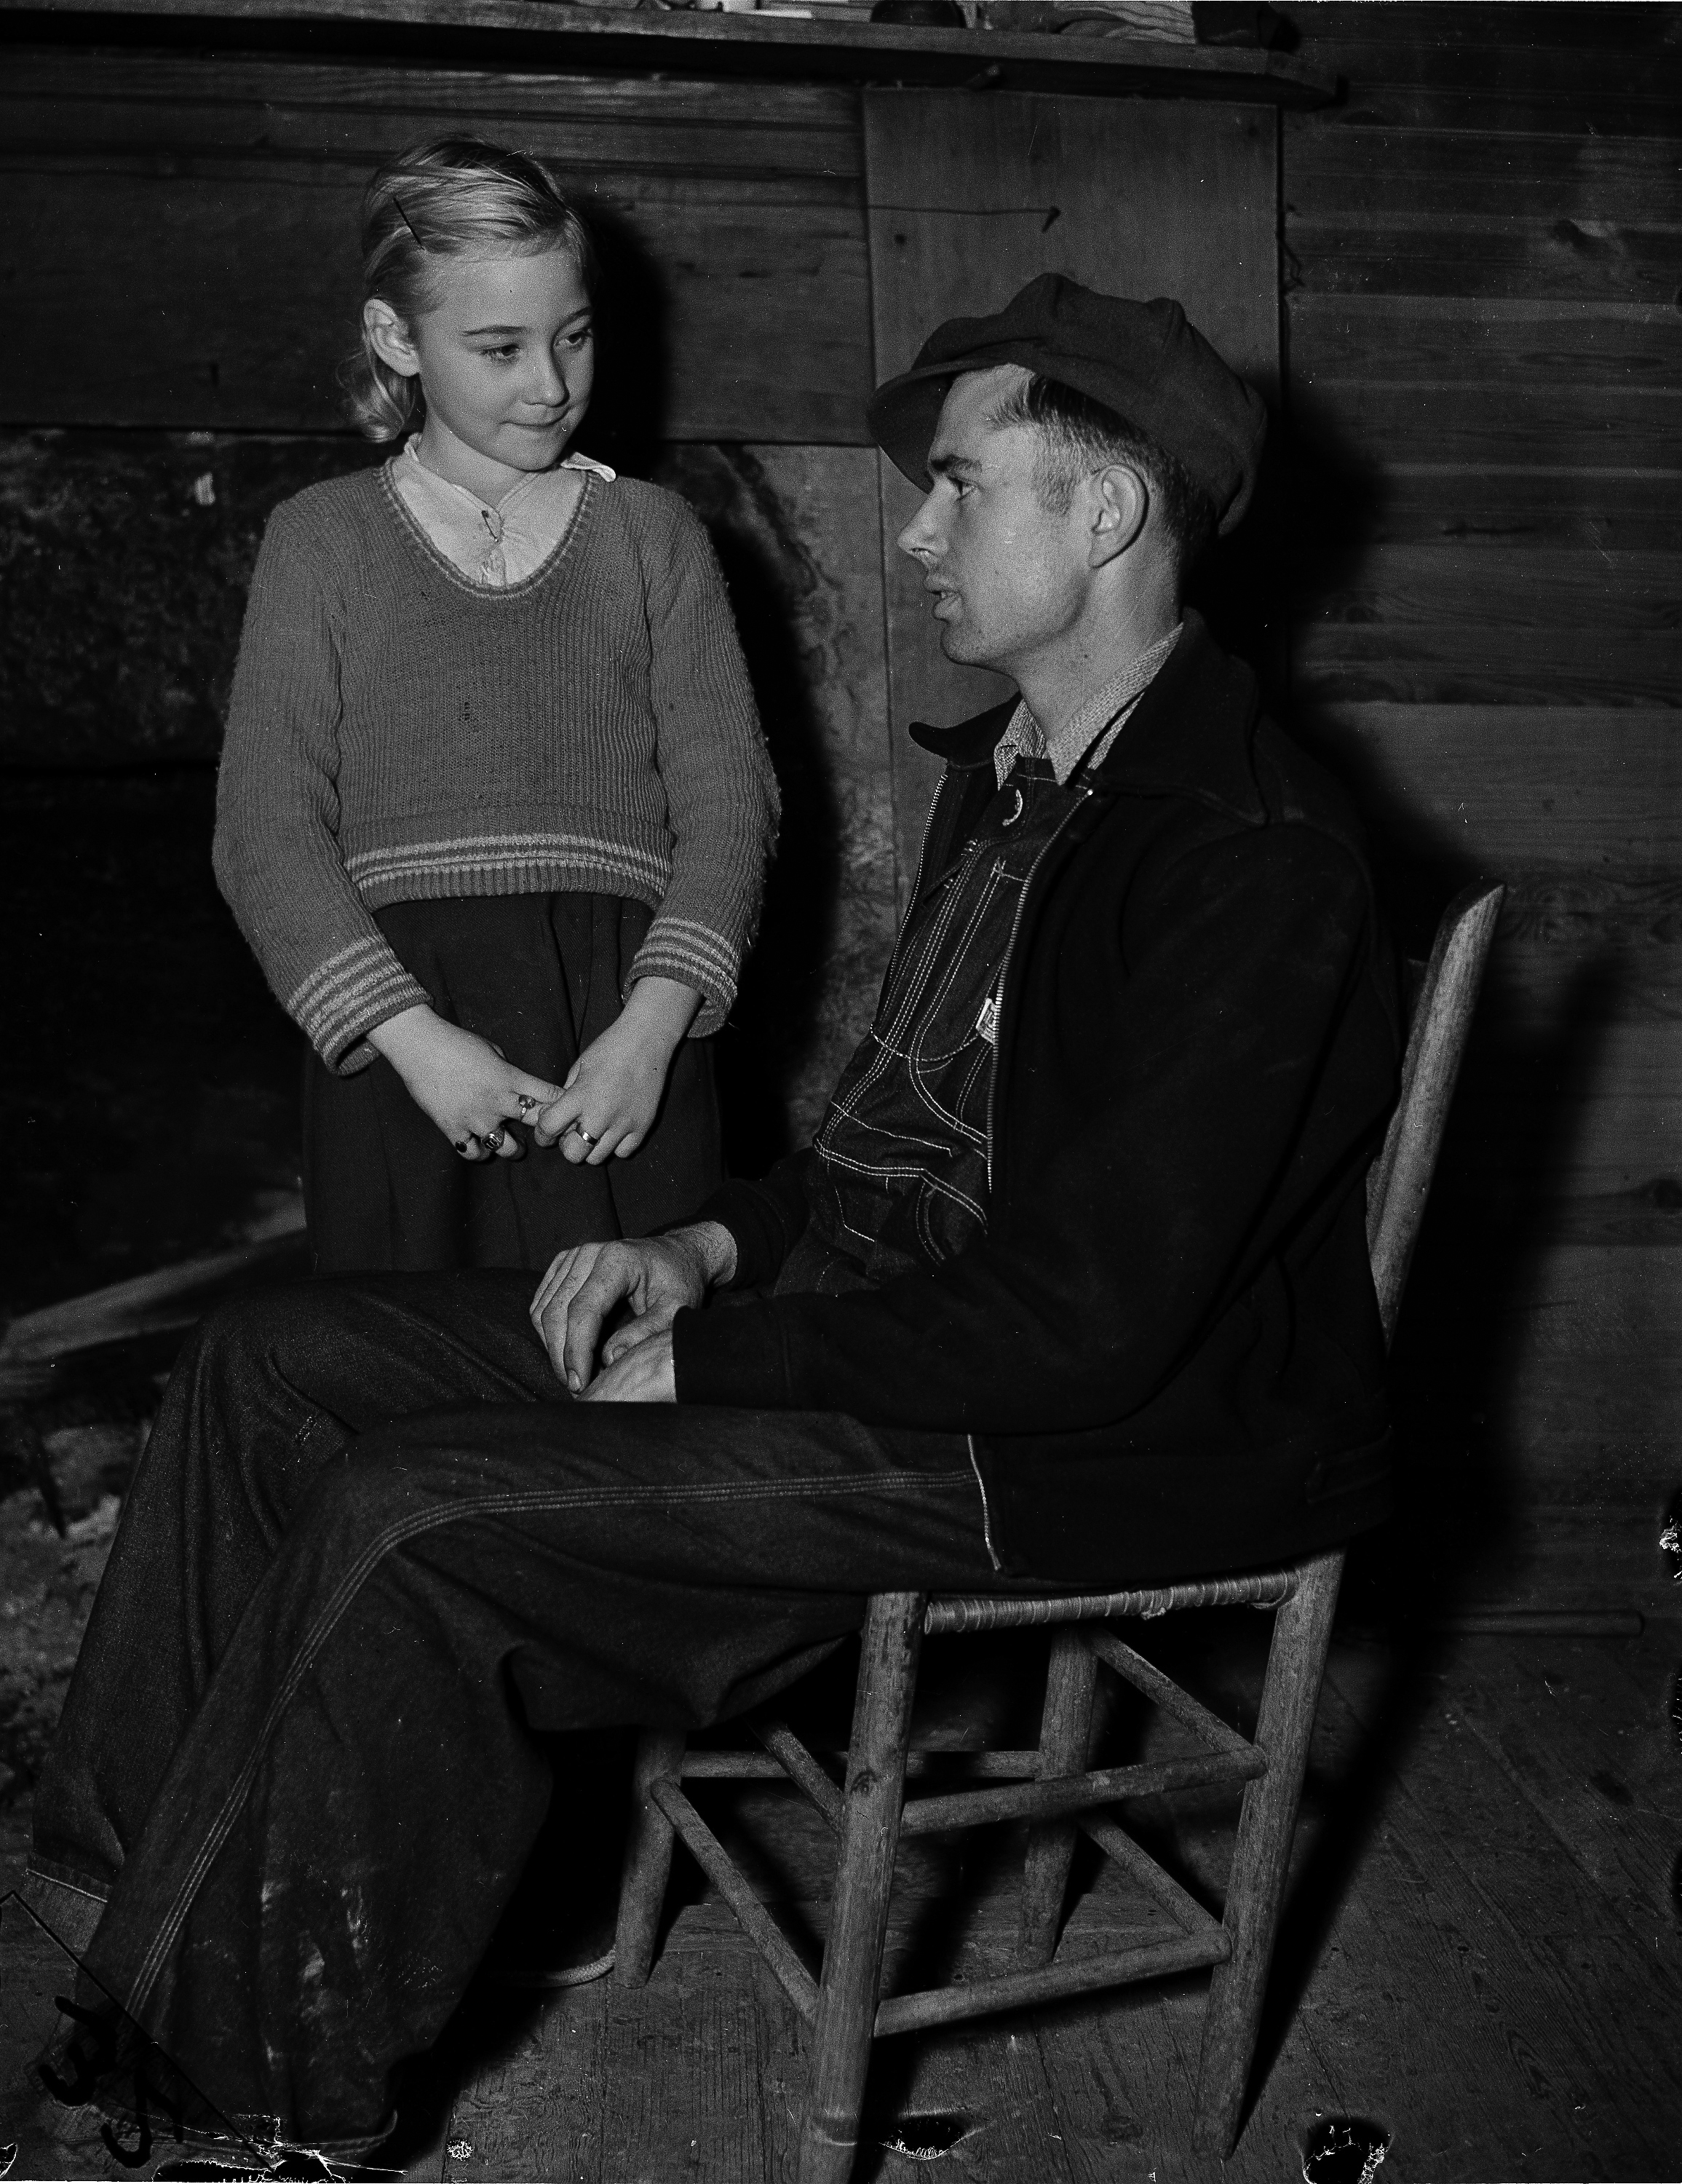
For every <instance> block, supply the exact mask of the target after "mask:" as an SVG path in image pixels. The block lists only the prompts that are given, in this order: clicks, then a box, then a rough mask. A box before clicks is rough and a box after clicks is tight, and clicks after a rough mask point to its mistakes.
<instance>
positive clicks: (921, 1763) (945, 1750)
mask: <svg viewBox="0 0 1682 2184" xmlns="http://www.w3.org/2000/svg"><path fill="white" fill-rule="evenodd" d="M947 1764H950V1767H951V1769H952V1771H953V1773H954V1774H955V1775H1002V1776H1003V1777H1004V1778H1005V1780H1007V1781H1009V1780H1032V1779H1033V1776H1034V1775H1037V1774H1038V1773H1039V1753H1038V1752H1033V1751H1028V1752H1007V1751H1004V1750H1000V1751H997V1752H966V1751H965V1750H964V1748H963V1747H962V1746H961V1745H951V1746H946V1747H942V1746H938V1745H937V1746H935V1747H933V1748H932V1749H931V1750H929V1751H927V1752H918V1751H912V1752H907V1753H906V1754H905V1772H906V1774H907V1775H936V1774H939V1773H940V1772H941V1771H942V1770H943V1766H944V1765H947Z"/></svg>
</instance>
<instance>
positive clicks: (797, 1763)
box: [754, 1721, 846, 1834]
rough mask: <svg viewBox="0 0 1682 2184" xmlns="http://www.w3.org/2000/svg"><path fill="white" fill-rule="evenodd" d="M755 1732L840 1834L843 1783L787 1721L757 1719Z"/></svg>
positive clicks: (844, 1806) (767, 1749) (768, 1750)
mask: <svg viewBox="0 0 1682 2184" xmlns="http://www.w3.org/2000/svg"><path fill="white" fill-rule="evenodd" d="M754 1735H755V1736H756V1737H758V1739H759V1741H760V1743H761V1744H762V1745H764V1747H765V1748H766V1751H767V1752H769V1753H770V1754H771V1758H773V1759H775V1760H776V1761H777V1763H778V1764H779V1765H780V1766H781V1767H783V1769H785V1770H786V1772H787V1773H788V1778H789V1780H791V1781H793V1782H796V1783H798V1784H799V1786H800V1788H801V1789H803V1790H804V1791H805V1793H806V1795H807V1796H808V1797H810V1799H811V1801H812V1802H813V1804H815V1805H816V1807H817V1808H818V1810H819V1812H821V1813H822V1814H823V1817H824V1819H826V1820H827V1821H828V1823H829V1825H830V1826H831V1827H832V1828H833V1830H835V1832H836V1833H837V1834H839V1833H840V1832H841V1818H842V1814H844V1812H845V1810H846V1801H845V1799H844V1797H842V1795H841V1791H840V1787H839V1786H838V1784H837V1783H835V1782H833V1781H832V1780H831V1779H830V1777H829V1776H828V1775H826V1774H825V1773H824V1771H823V1769H822V1767H820V1766H819V1764H818V1763H817V1761H816V1759H815V1758H813V1757H812V1755H811V1753H810V1752H808V1751H807V1749H806V1747H805V1745H804V1744H802V1743H801V1741H800V1740H799V1737H798V1736H795V1734H794V1730H792V1729H790V1728H789V1726H788V1723H787V1722H786V1721H761V1722H756V1723H755V1724H754Z"/></svg>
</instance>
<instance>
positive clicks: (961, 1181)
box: [777, 758, 1090, 1295]
mask: <svg viewBox="0 0 1682 2184" xmlns="http://www.w3.org/2000/svg"><path fill="white" fill-rule="evenodd" d="M1089 793H1090V792H1089V790H1088V789H1086V788H1083V786H1082V785H1081V783H1080V779H1079V776H1078V774H1077V775H1076V776H1075V777H1072V779H1071V780H1070V781H1069V783H1067V786H1064V787H1060V786H1059V785H1058V783H1057V779H1056V777H1055V773H1054V772H1053V771H1052V768H1051V765H1050V760H1047V759H1044V758H1019V759H1018V760H1016V764H1015V766H1013V767H1012V768H1011V772H1010V773H1009V774H1008V775H1007V776H1006V777H1005V785H1004V787H1003V788H1000V789H998V790H996V791H995V792H994V795H993V796H992V798H991V799H989V802H988V804H987V805H985V807H984V808H983V811H982V813H981V816H980V817H979V819H978V821H977V824H976V826H975V828H974V830H973V832H972V833H971V834H970V836H969V837H968V838H967V839H966V841H965V842H964V844H962V846H961V848H960V850H958V852H957V853H956V855H955V859H954V861H953V862H952V863H951V864H950V866H948V868H947V869H946V871H945V872H943V873H942V874H941V875H940V876H939V877H938V879H937V880H936V881H935V882H934V883H933V886H931V887H930V888H929V889H928V890H927V893H926V894H924V896H923V897H922V900H921V901H920V902H919V903H918V904H917V906H916V909H915V910H914V911H912V913H911V917H910V918H909V919H908V920H907V922H906V924H905V930H904V932H903V933H902V934H901V936H900V939H899V946H898V948H897V949H896V950H894V960H893V961H892V962H891V963H890V964H889V966H888V977H887V979H886V982H885V983H884V984H883V991H882V998H881V1000H880V1001H879V1002H878V1004H877V1011H876V1021H875V1022H874V1023H873V1024H872V1027H871V1029H870V1032H869V1034H868V1035H867V1037H866V1039H864V1041H863V1043H862V1044H861V1045H860V1047H859V1049H858V1050H857V1052H856V1053H855V1055H854V1056H853V1058H852V1060H851V1061H849V1063H848V1065H847V1067H846V1070H845V1071H844V1073H843V1075H842V1078H841V1081H840V1083H839V1084H838V1085H837V1087H836V1089H835V1095H834V1097H833V1099H832V1100H831V1101H830V1103H829V1109H828V1112H827V1114H826V1115H825V1117H824V1119H823V1124H822V1128H821V1129H820V1130H819V1132H818V1134H817V1136H816V1139H815V1140H814V1150H815V1151H816V1156H817V1159H818V1162H820V1164H821V1180H820V1181H819V1182H818V1184H817V1185H816V1188H815V1189H814V1190H813V1192H812V1201H813V1211H812V1216H811V1220H810V1224H809V1225H808V1228H807V1229H806V1231H805V1234H804V1235H803V1236H802V1238H801V1239H800V1241H799V1244H797V1245H796V1246H795V1248H794V1251H792V1252H791V1253H790V1255H789V1257H788V1261H787V1262H785V1264H784V1266H783V1270H782V1273H781V1275H780V1277H779V1279H778V1281H777V1289H778V1290H779V1291H782V1290H808V1291H810V1290H820V1291H824V1292H827V1293H828V1294H830V1295H837V1294H839V1293H841V1292H843V1291H844V1290H851V1289H860V1288H875V1287H877V1286H878V1285H879V1284H881V1283H883V1282H885V1281H891V1280H892V1279H894V1276H895V1275H896V1274H901V1273H909V1272H911V1271H912V1270H913V1269H914V1268H929V1267H938V1266H939V1265H941V1264H943V1263H944V1261H946V1260H948V1259H950V1258H952V1257H954V1256H955V1255H956V1254H957V1253H958V1252H960V1251H963V1250H964V1249H965V1247H966V1245H969V1244H971V1243H972V1242H973V1241H974V1240H975V1239H976V1238H977V1236H980V1235H983V1234H985V1233H986V1229H987V1204H988V1178H989V1156H990V1152H991V1146H990V1144H989V1110H990V1106H991V1100H992V1090H993V1063H994V1042H995V1039H996V1036H997V1028H998V1022H999V1006H1000V998H1001V995H1002V993H1003V988H1004V978H1005V967H1006V963H1007V960H1008V957H1009V954H1010V947H1011V939H1012V936H1013V934H1014V933H1015V931H1016V918H1017V914H1018V911H1019V909H1020V905H1021V903H1022V894H1023V890H1024V889H1025V888H1026V886H1027V883H1028V875H1029V874H1030V872H1032V871H1033V867H1034V866H1035V865H1036V863H1038V861H1039V858H1040V856H1041V855H1043V854H1044V851H1045V850H1046V849H1047V848H1048V847H1049V845H1050V842H1051V840H1052V838H1053V837H1054V836H1055V834H1056V833H1057V832H1058V830H1059V828H1060V827H1061V826H1062V824H1063V822H1064V821H1065V820H1066V819H1067V817H1068V816H1069V815H1070V814H1071V813H1072V811H1074V810H1075V809H1076V807H1077V806H1078V805H1079V804H1081V803H1082V802H1083V800H1084V799H1085V797H1086V796H1087V795H1088V794H1089Z"/></svg>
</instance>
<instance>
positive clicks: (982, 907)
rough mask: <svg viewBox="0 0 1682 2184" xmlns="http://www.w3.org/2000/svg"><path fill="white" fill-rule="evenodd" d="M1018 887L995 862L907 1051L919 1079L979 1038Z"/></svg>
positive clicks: (1018, 882)
mask: <svg viewBox="0 0 1682 2184" xmlns="http://www.w3.org/2000/svg"><path fill="white" fill-rule="evenodd" d="M1021 899H1022V881H1021V880H1020V878H1019V877H1017V876H1016V873H1014V872H1011V870H1010V869H1009V867H1008V866H1007V865H1006V863H1005V859H1004V858H1003V857H995V858H994V861H993V866H992V869H991V871H990V872H989V873H988V875H987V878H986V882H985V883H984V884H983V886H982V887H981V888H979V889H977V892H976V894H975V896H974V898H973V900H972V903H971V905H970V906H969V911H968V915H967V916H966V918H965V920H964V928H963V931H962V933H961V934H960V935H958V937H957V938H956V939H955V941H954V942H953V944H952V946H951V952H950V955H949V956H948V958H947V961H946V966H945V968H944V971H943V972H942V973H941V978H940V983H939V985H938V989H936V991H935V992H934V993H933V994H932V995H929V996H928V998H927V1001H926V1002H925V1005H924V1006H923V1009H922V1014H921V1021H920V1022H919V1023H918V1025H917V1029H916V1035H915V1037H914V1038H913V1039H912V1040H911V1047H910V1050H909V1051H910V1059H911V1066H912V1067H913V1068H914V1069H915V1070H916V1072H917V1073H918V1075H919V1076H920V1077H924V1078H927V1077H929V1076H931V1075H932V1074H933V1073H937V1072H938V1071H940V1070H941V1069H943V1068H944V1067H945V1066H946V1065H947V1064H948V1063H950V1062H951V1061H954V1060H955V1058H956V1057H957V1056H959V1055H960V1054H961V1053H962V1052H963V1050H964V1049H965V1048H966V1047H967V1046H972V1045H974V1044H975V1042H976V1041H977V1039H981V1038H983V1024H982V1015H983V1010H984V1009H985V1008H986V1006H987V1004H988V1002H989V1000H991V998H992V994H993V988H994V983H995V982H996V980H997V978H998V975H999V969H1000V964H1001V963H1002V962H1003V961H1004V957H1005V944H1006V943H1007V942H1008V941H1009V939H1010V937H1011V925H1012V923H1013V922H1015V918H1016V905H1017V903H1018V902H1019V901H1020V900H1021Z"/></svg>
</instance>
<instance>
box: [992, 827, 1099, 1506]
mask: <svg viewBox="0 0 1682 2184" xmlns="http://www.w3.org/2000/svg"><path fill="white" fill-rule="evenodd" d="M1091 794H1092V791H1091V789H1090V788H1086V787H1085V786H1084V785H1083V787H1082V788H1081V803H1080V804H1076V805H1071V806H1070V808H1069V810H1068V811H1066V812H1065V813H1064V814H1063V816H1062V817H1061V819H1060V820H1059V821H1058V822H1057V824H1056V826H1055V827H1054V828H1053V829H1052V831H1051V833H1050V834H1049V835H1048V836H1047V837H1046V838H1045V841H1044V843H1043V844H1042V845H1041V847H1040V850H1039V855H1038V856H1037V857H1035V859H1034V861H1033V863H1032V864H1031V865H1030V866H1028V877H1027V878H1026V879H1025V880H1024V881H1023V882H1022V893H1021V894H1019V895H1018V896H1017V897H1016V910H1015V911H1014V913H1013V914H1012V916H1011V930H1010V934H1009V937H1008V938H1007V939H1006V940H1005V953H1004V955H1003V956H1002V957H1001V958H1000V964H999V982H998V983H997V984H996V985H995V986H994V989H993V990H994V993H995V994H996V995H997V996H998V1000H999V1013H998V1015H997V1016H995V1017H994V1019H993V1031H994V1039H993V1060H992V1065H991V1067H989V1071H988V1073H987V1188H988V1190H989V1194H990V1193H991V1191H992V1189H993V1110H994V1103H995V1101H996V1100H997V1098H998V1094H999V1056H1000V1051H1001V1050H1002V1049H1003V1047H1004V1045H1005V981H1006V980H1007V979H1008V978H1009V977H1010V975H1011V955H1012V954H1013V952H1014V951H1015V949H1016V934H1017V933H1018V932H1019V930H1020V929H1021V927H1022V913H1023V911H1025V910H1026V909H1027V908H1028V895H1029V893H1030V891H1031V890H1032V889H1033V881H1034V875H1035V874H1036V873H1037V872H1039V867H1040V866H1042V865H1043V864H1044V862H1045V860H1046V859H1047V857H1049V856H1050V854H1051V852H1052V850H1054V849H1055V847H1056V845H1057V844H1058V842H1059V841H1060V840H1061V838H1062V833H1063V829H1064V828H1065V827H1067V825H1068V824H1069V822H1070V821H1071V820H1072V818H1073V817H1074V816H1075V814H1076V812H1078V811H1079V810H1080V809H1081V805H1083V804H1084V803H1085V801H1086V799H1087V798H1088V797H1089V796H1090V795H1091ZM976 1476H977V1479H979V1478H980V1476H981V1474H980V1472H979V1471H977V1474H976ZM984 1491H985V1490H983V1494H984Z"/></svg>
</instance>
